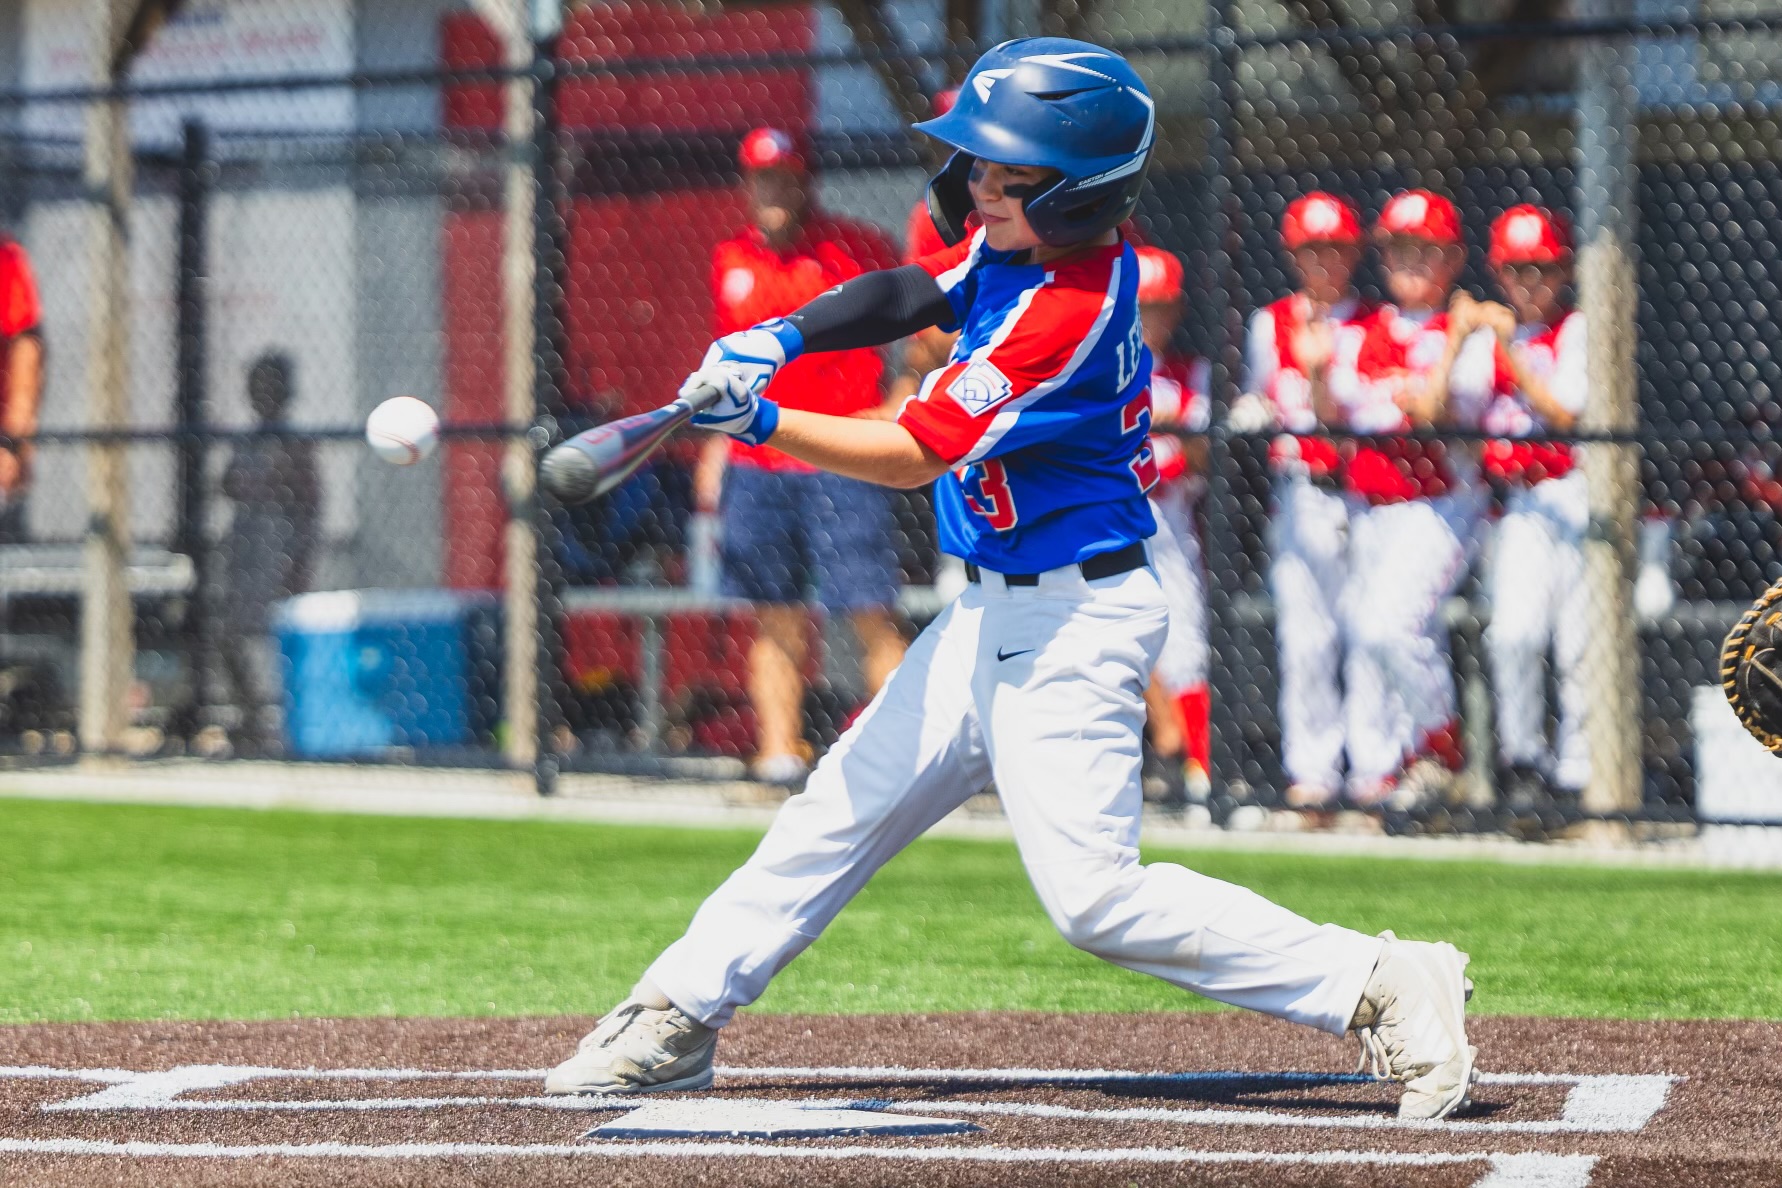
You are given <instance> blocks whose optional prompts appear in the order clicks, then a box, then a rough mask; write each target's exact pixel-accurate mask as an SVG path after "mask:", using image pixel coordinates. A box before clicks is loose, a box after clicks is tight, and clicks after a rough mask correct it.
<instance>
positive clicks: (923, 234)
mask: <svg viewBox="0 0 1782 1188" xmlns="http://www.w3.org/2000/svg"><path fill="white" fill-rule="evenodd" d="M946 246H947V245H946V244H944V243H942V242H941V237H940V232H939V231H936V230H935V229H934V219H933V218H932V217H931V216H930V215H929V213H928V203H927V202H926V201H924V202H918V203H916V205H914V206H912V207H910V218H909V223H908V225H907V226H906V227H905V228H904V232H903V259H904V263H906V264H914V263H915V262H916V261H917V260H920V259H921V258H922V257H923V256H932V255H933V254H934V253H936V252H938V251H943V250H944V249H945V248H946Z"/></svg>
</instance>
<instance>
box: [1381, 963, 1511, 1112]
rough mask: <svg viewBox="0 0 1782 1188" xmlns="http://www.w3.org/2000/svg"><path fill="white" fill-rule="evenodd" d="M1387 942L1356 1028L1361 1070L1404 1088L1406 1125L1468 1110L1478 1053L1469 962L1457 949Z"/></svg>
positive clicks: (1402, 1099)
mask: <svg viewBox="0 0 1782 1188" xmlns="http://www.w3.org/2000/svg"><path fill="white" fill-rule="evenodd" d="M1380 936H1381V938H1382V939H1383V940H1384V941H1385V942H1386V944H1385V946H1384V947H1383V948H1382V949H1381V950H1380V960H1379V962H1378V963H1377V964H1376V965H1375V966H1374V972H1373V974H1372V975H1371V976H1370V977H1369V978H1368V980H1367V989H1366V990H1364V991H1363V992H1362V995H1361V1005H1360V1006H1358V1007H1356V1008H1355V1018H1354V1019H1353V1020H1352V1021H1351V1022H1350V1023H1349V1028H1350V1030H1352V1031H1353V1032H1355V1034H1356V1036H1357V1037H1358V1038H1359V1039H1360V1040H1361V1063H1360V1065H1358V1066H1357V1068H1356V1071H1357V1072H1360V1071H1362V1070H1363V1069H1367V1068H1370V1067H1371V1069H1372V1072H1373V1074H1374V1076H1376V1077H1379V1078H1381V1079H1382V1080H1388V1081H1398V1082H1399V1083H1401V1084H1402V1085H1404V1087H1405V1088H1404V1093H1403V1095H1402V1096H1400V1098H1399V1100H1398V1116H1399V1117H1400V1118H1446V1117H1447V1116H1448V1115H1449V1114H1452V1113H1453V1112H1454V1111H1455V1110H1457V1109H1459V1108H1461V1107H1462V1106H1464V1105H1466V1104H1467V1100H1468V1099H1467V1094H1468V1092H1469V1091H1470V1090H1471V1089H1472V1085H1473V1076H1474V1073H1473V1061H1474V1059H1475V1058H1476V1057H1477V1056H1478V1051H1479V1050H1478V1049H1477V1048H1474V1047H1471V1046H1469V1045H1468V1044H1467V1042H1466V1000H1467V999H1468V998H1470V997H1472V992H1473V984H1472V982H1470V981H1469V980H1468V979H1467V976H1466V966H1467V961H1468V960H1469V958H1468V957H1467V955H1466V954H1465V953H1462V952H1461V951H1460V950H1458V949H1456V948H1455V947H1454V946H1453V945H1450V944H1446V943H1441V944H1431V943H1428V942H1425V941H1401V940H1399V939H1398V938H1397V937H1396V936H1394V935H1393V934H1392V933H1390V932H1382V933H1381V934H1380Z"/></svg>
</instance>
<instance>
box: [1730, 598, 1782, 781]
mask: <svg viewBox="0 0 1782 1188" xmlns="http://www.w3.org/2000/svg"><path fill="white" fill-rule="evenodd" d="M1720 685H1721V687H1722V688H1723V689H1725V690H1726V699H1727V701H1729V702H1731V703H1732V707H1733V711H1734V712H1735V713H1737V714H1738V715H1739V721H1741V722H1743V723H1744V724H1745V729H1747V730H1749V731H1750V732H1751V736H1752V737H1753V738H1755V739H1757V741H1758V742H1760V743H1762V744H1763V745H1764V746H1765V747H1767V748H1769V749H1770V751H1772V752H1774V753H1776V754H1782V582H1777V583H1776V584H1775V585H1773V586H1771V587H1770V588H1769V589H1768V590H1765V591H1764V592H1763V597H1761V598H1759V599H1758V600H1757V601H1756V602H1754V603H1752V604H1751V608H1750V609H1749V610H1747V611H1746V612H1745V613H1744V614H1743V615H1741V616H1740V617H1739V621H1738V623H1736V624H1735V625H1734V626H1733V629H1732V630H1731V631H1730V632H1728V633H1727V636H1726V643H1725V644H1724V645H1723V646H1722V647H1721V649H1720Z"/></svg>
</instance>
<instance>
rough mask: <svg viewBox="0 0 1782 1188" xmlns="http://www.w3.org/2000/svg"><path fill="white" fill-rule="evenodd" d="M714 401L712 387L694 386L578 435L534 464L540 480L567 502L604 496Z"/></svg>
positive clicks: (714, 390) (714, 393)
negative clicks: (645, 409)
mask: <svg viewBox="0 0 1782 1188" xmlns="http://www.w3.org/2000/svg"><path fill="white" fill-rule="evenodd" d="M717 399H718V390H717V389H716V388H709V387H705V388H697V389H695V390H693V391H692V392H689V393H688V394H687V395H685V396H680V397H677V398H676V399H674V400H671V401H669V402H668V403H667V404H665V405H663V406H662V407H661V408H657V409H652V410H650V411H649V412H646V413H638V414H637V415H635V416H630V417H621V418H619V419H618V420H616V421H609V422H607V423H606V424H604V425H600V426H597V427H596V428H593V429H589V430H588V431H587V432H585V433H578V434H576V435H575V436H574V437H572V438H570V439H569V440H568V441H566V442H564V443H563V444H561V445H559V446H558V447H557V448H556V449H554V450H552V451H551V452H550V453H548V454H546V455H545V457H544V461H543V462H541V463H539V466H538V479H539V482H541V483H543V484H544V488H545V490H547V491H549V492H550V493H551V494H552V495H555V496H556V497H557V498H558V499H560V500H562V501H563V502H564V503H568V504H575V503H586V502H588V500H590V499H593V498H594V497H595V496H596V495H604V494H606V493H607V492H608V491H610V490H612V489H613V488H614V487H616V486H618V485H619V484H620V483H622V482H624V481H625V480H626V479H628V478H630V477H631V475H632V472H633V471H635V470H636V469H637V468H638V467H639V466H642V465H643V464H644V462H645V461H646V460H648V458H649V456H650V455H651V454H653V453H655V452H656V450H657V448H658V447H660V446H661V444H662V443H663V442H664V441H666V440H668V438H669V437H670V436H671V435H672V434H673V433H674V432H675V430H677V429H679V428H680V427H681V426H682V425H685V424H686V423H687V422H688V421H690V420H692V419H693V417H694V416H695V415H697V414H698V413H701V412H704V411H705V410H706V409H708V408H710V407H711V406H712V404H713V402H715V401H716V400H717Z"/></svg>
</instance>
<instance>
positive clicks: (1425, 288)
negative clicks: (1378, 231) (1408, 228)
mask: <svg viewBox="0 0 1782 1188" xmlns="http://www.w3.org/2000/svg"><path fill="white" fill-rule="evenodd" d="M1380 262H1381V263H1382V264H1384V265H1385V266H1386V291H1387V292H1388V293H1390V294H1392V300H1393V301H1394V302H1396V303H1397V304H1398V306H1399V307H1400V308H1401V309H1409V310H1425V309H1441V308H1444V307H1445V306H1446V305H1447V304H1448V294H1449V293H1450V292H1451V291H1453V288H1454V282H1455V281H1457V280H1459V279H1460V272H1461V269H1463V268H1465V267H1466V249H1465V248H1463V247H1461V246H1460V245H1459V244H1453V243H1434V242H1431V241H1430V240H1427V239H1416V238H1413V237H1411V236H1408V235H1395V236H1393V237H1392V238H1391V239H1388V240H1387V241H1386V242H1385V244H1384V245H1383V246H1382V247H1381V248H1380Z"/></svg>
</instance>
